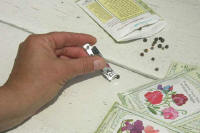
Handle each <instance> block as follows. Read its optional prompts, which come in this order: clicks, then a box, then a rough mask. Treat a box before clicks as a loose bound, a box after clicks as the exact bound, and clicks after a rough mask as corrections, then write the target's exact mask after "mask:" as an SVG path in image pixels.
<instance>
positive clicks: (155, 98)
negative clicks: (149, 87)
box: [144, 91, 163, 104]
mask: <svg viewBox="0 0 200 133" xmlns="http://www.w3.org/2000/svg"><path fill="white" fill-rule="evenodd" d="M144 96H145V98H146V99H147V100H148V101H149V102H150V103H151V104H160V103H161V102H162V99H163V94H162V93H161V92H160V91H153V92H147V93H146V94H145V95H144Z"/></svg>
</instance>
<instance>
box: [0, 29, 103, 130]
mask: <svg viewBox="0 0 200 133" xmlns="http://www.w3.org/2000/svg"><path fill="white" fill-rule="evenodd" d="M95 42H96V39H95V38H94V37H92V36H90V35H86V34H75V33H66V32H55V33H48V34H41V35H30V36H29V37H28V38H27V39H26V40H25V41H24V42H23V43H21V44H20V46H19V51H18V55H17V57H16V60H15V64H14V67H13V70H12V72H11V75H10V77H9V79H8V81H7V82H6V84H5V85H4V86H3V87H2V88H1V89H0V90H1V92H0V93H1V94H2V93H4V98H5V95H6V98H7V99H9V100H10V101H11V102H10V103H6V102H5V103H4V102H3V103H0V108H1V111H0V123H1V125H4V127H5V126H7V127H9V128H10V127H12V126H14V125H17V124H19V123H20V122H22V121H23V120H25V119H26V118H28V117H30V116H32V115H33V114H35V113H36V112H37V111H38V110H39V109H40V108H41V107H42V106H44V105H45V104H46V103H48V102H49V101H50V100H52V99H53V98H54V97H55V96H56V95H57V94H58V92H59V91H60V88H62V86H63V85H64V84H65V83H66V82H67V81H68V80H70V79H72V78H73V77H75V76H78V75H81V74H86V73H89V72H93V71H96V70H100V69H103V68H104V67H105V66H106V63H105V61H104V60H103V59H102V58H101V57H89V56H88V55H87V53H86V52H85V51H84V50H83V48H82V46H83V45H84V44H86V43H90V44H92V45H93V44H94V43H95ZM1 99H2V97H1V95H0V101H1ZM4 101H6V100H4ZM7 101H8V100H7ZM9 104H12V105H10V106H9ZM2 106H3V107H2ZM4 106H6V108H7V109H9V110H12V112H11V111H6V109H4V110H2V108H4ZM8 112H10V113H8ZM13 112H15V113H13ZM1 115H2V116H4V117H5V116H7V118H4V117H1ZM10 115H11V116H10ZM3 118H4V119H3ZM8 118H10V119H11V118H12V120H13V119H14V122H13V121H12V120H10V119H8ZM5 119H6V120H9V121H6V122H5ZM2 123H6V124H2ZM1 128H3V126H0V131H1Z"/></svg>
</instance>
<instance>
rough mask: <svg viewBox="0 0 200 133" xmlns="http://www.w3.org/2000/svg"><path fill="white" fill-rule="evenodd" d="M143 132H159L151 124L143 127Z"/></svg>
mask: <svg viewBox="0 0 200 133" xmlns="http://www.w3.org/2000/svg"><path fill="white" fill-rule="evenodd" d="M144 132H145V133H159V132H160V131H159V130H155V129H154V128H153V127H152V126H146V127H145V128H144Z"/></svg>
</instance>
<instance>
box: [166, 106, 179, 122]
mask: <svg viewBox="0 0 200 133" xmlns="http://www.w3.org/2000/svg"><path fill="white" fill-rule="evenodd" d="M162 114H163V116H164V118H165V119H171V120H174V119H176V118H177V117H178V111H176V110H175V109H174V108H173V107H169V108H165V109H164V110H162Z"/></svg>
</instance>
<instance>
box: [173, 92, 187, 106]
mask: <svg viewBox="0 0 200 133" xmlns="http://www.w3.org/2000/svg"><path fill="white" fill-rule="evenodd" d="M172 100H173V101H174V103H175V104H176V105H177V106H182V105H183V104H185V103H186V102H187V101H188V98H187V97H186V96H185V95H184V94H175V95H172Z"/></svg>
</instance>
